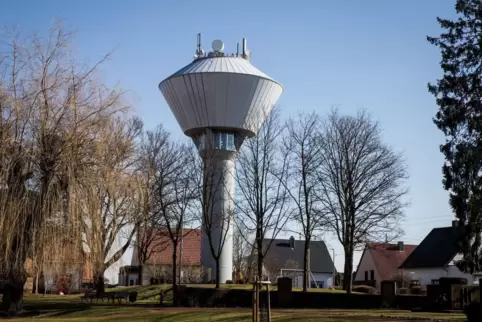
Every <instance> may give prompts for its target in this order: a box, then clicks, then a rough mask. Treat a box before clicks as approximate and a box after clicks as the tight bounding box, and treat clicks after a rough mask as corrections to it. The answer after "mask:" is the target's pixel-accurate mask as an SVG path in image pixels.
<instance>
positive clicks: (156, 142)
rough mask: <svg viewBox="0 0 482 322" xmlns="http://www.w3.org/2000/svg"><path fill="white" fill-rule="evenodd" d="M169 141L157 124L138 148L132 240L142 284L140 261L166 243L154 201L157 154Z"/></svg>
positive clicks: (161, 248) (162, 218) (142, 263)
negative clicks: (136, 216)
mask: <svg viewBox="0 0 482 322" xmlns="http://www.w3.org/2000/svg"><path fill="white" fill-rule="evenodd" d="M166 144H169V133H168V132H166V131H164V130H163V129H162V127H161V126H159V127H158V128H157V129H156V131H154V132H146V133H144V135H143V137H142V140H141V144H140V146H139V151H138V155H139V157H138V167H137V168H136V173H137V174H138V176H139V177H140V178H139V179H140V181H141V184H140V185H139V196H140V198H139V201H140V202H141V207H140V208H141V212H140V218H139V230H138V232H137V238H136V240H135V242H134V247H135V250H134V253H135V254H136V256H137V261H138V266H139V274H138V283H139V284H140V285H142V280H143V270H144V264H145V263H146V262H147V261H148V260H149V259H150V258H151V257H152V255H153V254H155V253H159V252H162V251H164V250H166V249H167V247H168V246H169V245H170V240H169V239H168V238H165V237H167V236H166V234H167V231H166V230H165V228H166V225H165V221H164V217H163V216H162V213H161V209H160V205H159V203H158V202H157V200H158V199H157V195H156V193H157V186H156V170H157V166H158V164H157V159H158V154H159V153H160V151H161V150H162V149H163V147H164V146H165V145H166Z"/></svg>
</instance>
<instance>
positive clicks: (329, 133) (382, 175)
mask: <svg viewBox="0 0 482 322" xmlns="http://www.w3.org/2000/svg"><path fill="white" fill-rule="evenodd" d="M319 146H320V149H321V152H320V155H321V162H320V165H319V167H318V169H317V172H318V180H319V184H320V198H321V200H322V202H323V205H324V207H326V209H327V211H328V213H329V217H328V220H327V221H326V222H327V224H328V225H329V227H331V229H332V230H333V231H334V232H335V234H336V236H337V237H338V240H339V241H340V243H341V244H342V246H343V249H344V251H345V267H344V279H343V288H344V289H345V290H346V291H347V292H351V286H352V276H353V253H354V251H355V248H357V247H359V246H361V245H362V244H364V243H366V242H368V241H377V240H386V239H388V240H390V239H393V238H396V237H398V236H399V235H400V234H401V230H400V229H399V228H398V227H399V226H398V224H399V221H400V219H401V218H402V216H403V208H404V206H405V203H404V202H403V197H404V196H405V194H406V193H407V189H406V188H405V187H404V183H405V180H406V179H407V172H406V167H405V163H404V161H403V159H402V156H401V155H400V154H397V153H395V152H394V151H393V150H392V149H391V148H390V147H388V146H387V145H385V144H383V143H382V141H381V137H380V127H379V125H378V123H376V122H374V121H373V120H371V119H370V116H369V115H368V114H367V113H366V112H364V111H360V112H358V114H357V115H355V116H343V115H340V114H339V113H338V112H337V111H336V110H335V111H332V112H331V113H330V114H329V115H328V117H327V118H326V120H325V121H324V122H323V126H322V131H321V134H320V136H319Z"/></svg>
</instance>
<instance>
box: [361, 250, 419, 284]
mask: <svg viewBox="0 0 482 322" xmlns="http://www.w3.org/2000/svg"><path fill="white" fill-rule="evenodd" d="M416 247H417V246H416V245H406V244H404V243H403V242H398V243H397V244H390V243H367V244H366V245H365V249H364V250H363V254H362V256H361V258H360V263H359V264H358V267H357V270H356V272H355V278H354V280H353V283H354V284H363V285H369V286H373V287H375V288H376V289H377V290H380V285H381V282H382V281H388V280H394V279H396V278H397V276H398V275H399V273H400V272H399V268H398V267H399V266H400V265H401V264H402V263H403V261H404V260H405V259H406V258H407V257H408V256H409V255H410V254H411V253H412V252H413V251H414V249H415V248H416Z"/></svg>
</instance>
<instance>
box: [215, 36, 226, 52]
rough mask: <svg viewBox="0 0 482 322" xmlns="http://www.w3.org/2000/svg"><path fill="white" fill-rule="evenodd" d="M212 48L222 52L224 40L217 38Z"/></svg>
mask: <svg viewBox="0 0 482 322" xmlns="http://www.w3.org/2000/svg"><path fill="white" fill-rule="evenodd" d="M212 48H213V50H214V52H216V53H222V52H223V51H224V43H223V41H222V40H219V39H216V40H215V41H213V43H212Z"/></svg>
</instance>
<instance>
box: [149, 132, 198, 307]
mask: <svg viewBox="0 0 482 322" xmlns="http://www.w3.org/2000/svg"><path fill="white" fill-rule="evenodd" d="M148 136H151V137H152V141H154V142H156V141H157V142H158V141H159V140H163V139H162V138H164V137H166V134H165V132H164V130H163V129H162V127H158V128H157V130H156V131H155V132H153V133H148ZM156 150H157V151H156V156H155V167H156V168H155V171H154V176H155V191H156V203H157V206H156V207H158V211H159V213H160V215H161V217H162V221H163V225H165V227H166V229H165V235H167V236H168V237H169V239H170V242H171V246H172V287H173V294H174V302H176V299H177V282H178V281H177V279H178V271H177V270H178V264H179V262H178V253H179V245H180V243H181V241H182V238H183V237H184V234H185V232H184V230H183V228H184V226H185V225H186V224H187V223H189V222H190V221H191V218H190V216H191V214H192V207H193V205H194V203H195V202H197V200H198V197H197V193H198V190H197V186H196V181H195V180H193V177H195V170H196V169H195V168H194V166H193V162H194V161H193V160H194V158H195V156H194V154H193V152H192V149H191V148H190V147H187V146H186V145H183V144H180V143H177V142H173V141H171V140H169V138H168V137H167V138H166V139H165V142H163V143H162V144H159V145H158V148H157V149H156ZM186 233H187V232H186Z"/></svg>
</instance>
